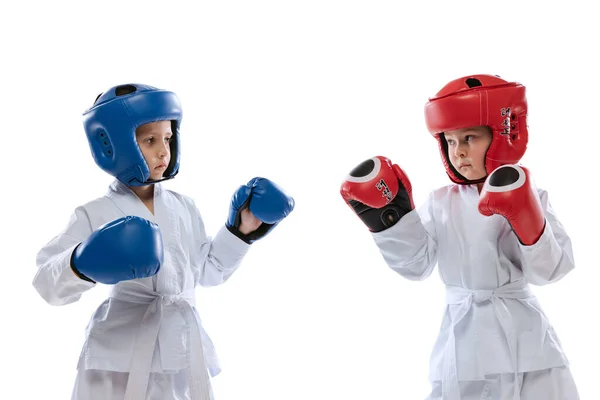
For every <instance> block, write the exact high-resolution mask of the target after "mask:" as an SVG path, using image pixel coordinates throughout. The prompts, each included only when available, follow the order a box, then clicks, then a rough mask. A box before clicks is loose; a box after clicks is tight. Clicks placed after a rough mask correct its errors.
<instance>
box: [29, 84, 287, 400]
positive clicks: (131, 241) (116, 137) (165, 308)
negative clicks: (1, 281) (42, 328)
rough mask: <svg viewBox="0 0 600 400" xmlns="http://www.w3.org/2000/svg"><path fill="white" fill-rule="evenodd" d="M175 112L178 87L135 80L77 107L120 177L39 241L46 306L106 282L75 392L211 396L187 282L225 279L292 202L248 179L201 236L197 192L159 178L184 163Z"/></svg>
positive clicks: (209, 369) (95, 145) (206, 342)
mask: <svg viewBox="0 0 600 400" xmlns="http://www.w3.org/2000/svg"><path fill="white" fill-rule="evenodd" d="M181 115H182V113H181V106H180V103H179V100H178V98H177V96H176V95H175V94H174V93H172V92H169V91H164V90H159V89H156V88H154V87H151V86H147V85H139V84H129V85H121V86H116V87H113V88H111V89H109V90H108V91H107V92H106V93H104V94H101V95H100V96H98V98H97V99H96V101H95V102H94V105H93V106H92V107H91V108H90V109H89V110H88V111H86V112H85V114H84V126H85V132H86V134H87V138H88V142H89V145H90V148H91V150H92V154H93V156H94V160H95V161H96V163H97V164H98V166H99V167H100V168H102V169H103V170H104V171H106V172H107V173H109V174H111V175H113V176H114V177H115V178H116V179H115V181H114V182H113V183H112V184H111V185H110V187H109V190H108V193H107V194H106V195H105V196H103V197H100V198H98V199H96V200H93V201H91V202H89V203H87V204H85V205H82V206H80V207H78V208H77V209H75V212H74V213H73V215H72V216H71V219H70V221H69V223H68V225H67V227H66V228H65V229H64V230H63V231H62V232H61V233H60V234H59V235H58V236H56V237H55V238H54V239H52V240H51V241H50V242H49V243H48V244H47V245H46V246H44V247H43V248H42V249H41V250H40V252H39V253H38V255H37V265H38V268H39V269H38V272H37V274H36V276H35V279H34V281H33V285H34V287H35V288H36V289H37V291H38V292H39V293H40V295H41V296H42V297H43V298H44V299H45V300H46V301H47V302H48V303H50V304H52V305H65V304H69V303H73V302H75V301H77V300H79V298H80V297H81V295H82V294H83V293H84V292H85V291H87V290H90V289H91V288H93V287H94V286H95V285H96V284H97V283H102V284H108V285H113V286H112V290H111V294H110V296H109V298H108V299H107V300H106V301H104V302H103V303H102V304H101V305H100V306H99V307H98V309H97V310H96V312H95V313H94V315H93V316H92V318H91V320H90V323H89V325H88V328H87V330H86V340H85V344H84V347H83V351H82V353H81V357H80V360H79V364H78V374H77V379H76V382H75V387H74V389H73V394H72V399H86V400H94V399H102V400H108V399H111V400H115V399H119V400H123V399H128V400H134V399H135V400H142V399H162V400H168V399H172V400H175V399H191V400H209V399H212V398H213V397H212V396H213V395H212V390H211V388H210V378H209V375H211V376H215V375H216V374H218V373H219V372H220V367H219V364H218V359H217V356H216V353H215V350H214V347H213V344H212V342H211V340H210V338H209V337H208V335H207V334H206V332H205V331H204V329H203V328H202V324H201V322H200V318H199V316H198V314H197V312H196V309H195V307H194V303H195V300H194V289H195V287H196V285H201V286H214V285H219V284H221V283H223V282H225V281H226V280H227V279H228V278H229V277H230V276H231V274H232V273H233V272H234V271H235V270H236V269H237V268H238V266H239V265H240V262H241V260H242V258H243V257H244V255H245V254H246V252H247V251H248V249H249V247H250V245H251V244H252V243H253V242H255V241H256V240H259V239H261V238H262V237H264V236H265V235H267V234H268V233H269V232H270V231H271V230H272V229H273V228H274V227H275V226H276V225H277V224H278V223H279V222H281V220H283V219H284V218H285V217H286V216H287V215H288V214H289V213H290V212H291V211H292V210H293V208H294V200H293V199H292V198H291V197H290V196H288V195H287V194H286V193H285V192H284V191H283V190H282V189H281V188H280V187H278V186H277V185H276V184H274V183H273V182H271V181H269V180H268V179H264V178H253V179H252V180H250V181H249V182H248V184H246V185H243V186H240V187H239V189H238V190H237V191H236V192H235V193H234V195H233V198H232V200H231V207H230V211H229V217H228V219H227V222H226V223H225V225H224V227H223V228H222V229H221V230H220V231H219V232H218V233H217V235H216V236H215V237H214V238H210V237H208V236H207V235H206V232H205V229H204V224H203V222H202V218H201V216H200V213H199V211H198V209H197V208H196V206H195V204H194V202H193V200H191V199H190V198H188V197H186V196H184V195H181V194H179V193H176V192H173V191H170V190H166V189H164V188H163V187H162V186H161V184H160V182H161V181H163V180H167V179H171V178H173V177H174V176H175V175H176V174H177V173H178V172H179V153H180V149H179V135H180V132H179V128H180V124H181Z"/></svg>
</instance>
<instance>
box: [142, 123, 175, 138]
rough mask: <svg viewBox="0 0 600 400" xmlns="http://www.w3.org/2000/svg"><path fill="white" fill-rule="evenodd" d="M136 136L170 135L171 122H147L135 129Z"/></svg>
mask: <svg viewBox="0 0 600 400" xmlns="http://www.w3.org/2000/svg"><path fill="white" fill-rule="evenodd" d="M135 133H136V135H150V134H154V135H156V134H170V133H172V132H171V121H156V122H149V123H147V124H143V125H140V126H138V127H137V129H136V130H135Z"/></svg>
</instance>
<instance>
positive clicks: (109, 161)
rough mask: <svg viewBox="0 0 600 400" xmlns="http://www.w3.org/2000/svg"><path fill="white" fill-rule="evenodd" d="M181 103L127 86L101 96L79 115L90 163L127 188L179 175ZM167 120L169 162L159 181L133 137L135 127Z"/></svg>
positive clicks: (147, 88) (162, 94)
mask: <svg viewBox="0 0 600 400" xmlns="http://www.w3.org/2000/svg"><path fill="white" fill-rule="evenodd" d="M181 116H182V112H181V104H180V102H179V99H178V98H177V95H176V94H175V93H173V92H169V91H166V90H160V89H157V88H155V87H152V86H148V85H140V84H127V85H119V86H115V87H112V88H110V89H109V90H108V91H106V92H105V93H101V94H100V95H99V96H98V97H97V98H96V101H95V102H94V105H93V106H92V107H91V108H90V109H89V110H87V111H86V112H85V113H83V125H84V128H85V133H86V135H87V139H88V142H89V144H90V149H91V150H92V155H93V156H94V161H96V164H98V166H99V167H100V168H102V170H104V171H105V172H107V173H109V174H110V175H112V176H114V177H116V178H117V179H118V180H120V181H121V182H123V183H124V184H126V185H129V186H143V185H148V184H151V183H156V182H160V181H163V180H166V179H171V178H173V177H174V176H175V175H177V172H179V127H180V125H181ZM165 120H169V121H171V124H172V128H171V129H172V132H173V136H172V137H171V142H170V146H171V161H170V163H169V165H168V166H167V169H166V170H165V172H164V174H163V178H162V179H159V180H149V178H150V169H149V168H148V164H147V163H146V160H145V159H144V156H143V154H142V151H141V150H140V147H139V146H138V144H137V141H136V138H135V130H136V129H137V127H138V126H140V125H143V124H147V123H150V122H156V121H165Z"/></svg>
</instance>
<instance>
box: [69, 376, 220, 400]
mask: <svg viewBox="0 0 600 400" xmlns="http://www.w3.org/2000/svg"><path fill="white" fill-rule="evenodd" d="M128 379H129V374H128V373H127V372H114V371H102V370H94V369H88V370H85V369H80V370H79V371H78V373H77V379H76V380H75V387H74V388H73V395H72V397H71V400H123V399H124V398H125V390H126V388H127V380H128ZM188 379H189V374H188V372H187V371H186V370H182V371H179V372H177V373H173V374H160V373H151V374H150V379H149V381H148V390H147V392H146V398H145V399H136V400H191V396H190V385H189V382H188ZM209 391H210V398H211V400H214V397H213V393H212V389H210V386H209Z"/></svg>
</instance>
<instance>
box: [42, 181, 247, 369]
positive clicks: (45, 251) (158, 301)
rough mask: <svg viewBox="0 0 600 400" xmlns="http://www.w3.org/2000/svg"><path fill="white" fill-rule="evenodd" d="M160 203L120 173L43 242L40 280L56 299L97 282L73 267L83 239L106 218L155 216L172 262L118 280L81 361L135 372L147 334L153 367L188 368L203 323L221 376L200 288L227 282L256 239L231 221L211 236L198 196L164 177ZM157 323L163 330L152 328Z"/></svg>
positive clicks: (208, 352) (210, 363)
mask: <svg viewBox="0 0 600 400" xmlns="http://www.w3.org/2000/svg"><path fill="white" fill-rule="evenodd" d="M154 210H155V212H154V215H152V213H150V211H149V210H148V209H147V208H146V206H145V205H144V204H143V203H142V202H141V200H139V198H138V197H137V196H136V195H135V194H134V193H133V192H132V191H131V190H130V189H129V188H128V187H127V186H125V185H124V184H122V183H121V182H119V181H118V180H115V181H114V182H113V183H112V184H111V185H110V187H109V191H108V193H107V194H106V195H105V196H103V197H100V198H98V199H96V200H93V201H91V202H89V203H87V204H85V205H83V206H80V207H78V208H77V209H76V210H75V212H74V213H73V215H72V216H71V219H70V221H69V223H68V225H67V227H66V228H65V229H64V231H63V232H62V233H60V234H59V235H58V236H56V237H55V238H54V239H52V240H51V241H50V242H49V243H48V244H47V245H46V246H44V247H43V248H42V249H41V250H40V252H39V253H38V255H37V265H38V268H39V269H38V272H37V274H36V276H35V279H34V281H33V285H34V286H35V288H36V289H37V291H38V292H39V293H40V295H41V296H42V297H43V298H44V299H45V300H46V301H47V302H48V303H50V304H52V305H64V304H69V303H73V302H75V301H77V300H79V298H80V297H81V295H82V294H83V293H84V292H85V291H87V290H89V289H91V288H92V287H94V286H95V285H94V284H93V283H90V282H87V281H84V280H82V279H80V278H78V277H77V276H76V275H75V274H74V273H73V271H72V270H71V267H70V258H71V253H72V252H73V250H74V249H75V247H76V246H77V245H78V244H79V243H80V242H82V241H84V240H86V238H87V237H88V236H89V235H90V234H91V233H92V232H93V231H94V230H96V229H97V228H98V227H100V226H101V225H103V224H106V223H108V222H110V221H113V220H115V219H118V218H121V217H123V216H128V215H133V216H138V217H142V218H145V219H147V220H149V221H152V222H154V223H156V224H157V225H158V226H159V228H160V231H161V234H162V238H163V245H164V262H163V264H162V265H161V268H160V271H159V272H158V274H156V275H155V276H153V277H150V278H144V279H135V280H130V281H124V282H120V283H118V284H116V285H114V286H113V288H112V292H111V295H110V296H109V298H108V299H107V300H106V301H104V302H103V303H102V304H101V305H100V306H99V307H98V309H97V310H96V312H95V313H94V314H93V316H92V318H91V320H90V322H89V325H88V327H87V330H86V340H85V343H84V346H83V350H82V353H81V357H80V360H79V368H85V369H100V370H109V371H118V372H129V371H130V368H131V365H132V356H133V354H134V345H135V343H136V340H137V339H139V338H141V337H142V336H144V335H145V337H144V339H143V340H142V339H140V340H138V341H139V342H143V341H145V343H144V344H143V346H145V349H141V350H139V349H138V350H139V354H142V353H146V356H144V357H142V358H144V359H145V360H146V361H148V362H150V361H151V371H152V372H171V371H178V370H181V369H185V368H187V367H188V366H189V364H190V362H194V361H193V360H192V361H190V355H189V347H190V341H189V335H190V334H194V332H198V331H199V332H200V336H201V339H202V348H203V353H204V364H205V365H206V368H208V370H209V371H210V373H211V375H212V376H215V375H217V374H218V373H219V372H220V367H219V361H218V358H217V355H216V352H215V349H214V347H213V344H212V342H211V340H210V338H209V337H208V335H207V334H206V332H205V331H204V329H203V328H202V325H201V322H200V318H199V316H198V313H197V312H196V309H195V308H194V305H195V298H194V288H195V287H196V285H201V286H214V285H218V284H221V283H223V282H225V281H226V280H227V279H228V278H229V277H230V276H231V274H232V273H233V272H234V271H235V270H236V268H237V267H238V265H239V264H240V261H241V260H242V258H243V256H244V255H245V254H246V252H247V251H248V248H249V245H248V244H246V243H245V242H243V241H242V240H240V239H239V238H237V237H236V236H234V235H233V234H232V233H231V232H229V231H228V230H227V228H225V227H223V228H222V229H221V230H220V231H219V232H218V233H217V235H216V236H215V237H214V238H212V239H211V238H210V237H207V235H206V232H205V229H204V224H203V222H202V219H201V217H200V213H199V211H198V209H197V208H196V206H195V204H194V202H193V201H192V200H191V199H190V198H188V197H186V196H183V195H181V194H178V193H175V192H172V191H169V190H166V189H164V188H162V186H161V185H160V184H156V185H155V188H154ZM106 250H107V251H110V249H106ZM147 311H150V312H151V313H155V314H156V315H158V317H156V316H151V317H150V318H146V320H149V321H150V322H149V323H147V324H145V325H144V326H143V327H142V326H141V325H142V319H143V318H144V316H145V314H146V312H147ZM193 324H197V326H193ZM198 328H199V329H198ZM152 330H157V333H156V332H154V334H152V333H148V332H151V331H152ZM138 335H140V336H138ZM153 335H154V337H153ZM139 346H141V344H138V347H139ZM136 354H138V353H136ZM148 354H149V355H148ZM197 354H198V353H197ZM192 358H193V356H192ZM150 359H151V360H150ZM136 362H137V363H141V362H142V361H141V360H137V361H136ZM140 368H144V367H143V366H141V367H140Z"/></svg>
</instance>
